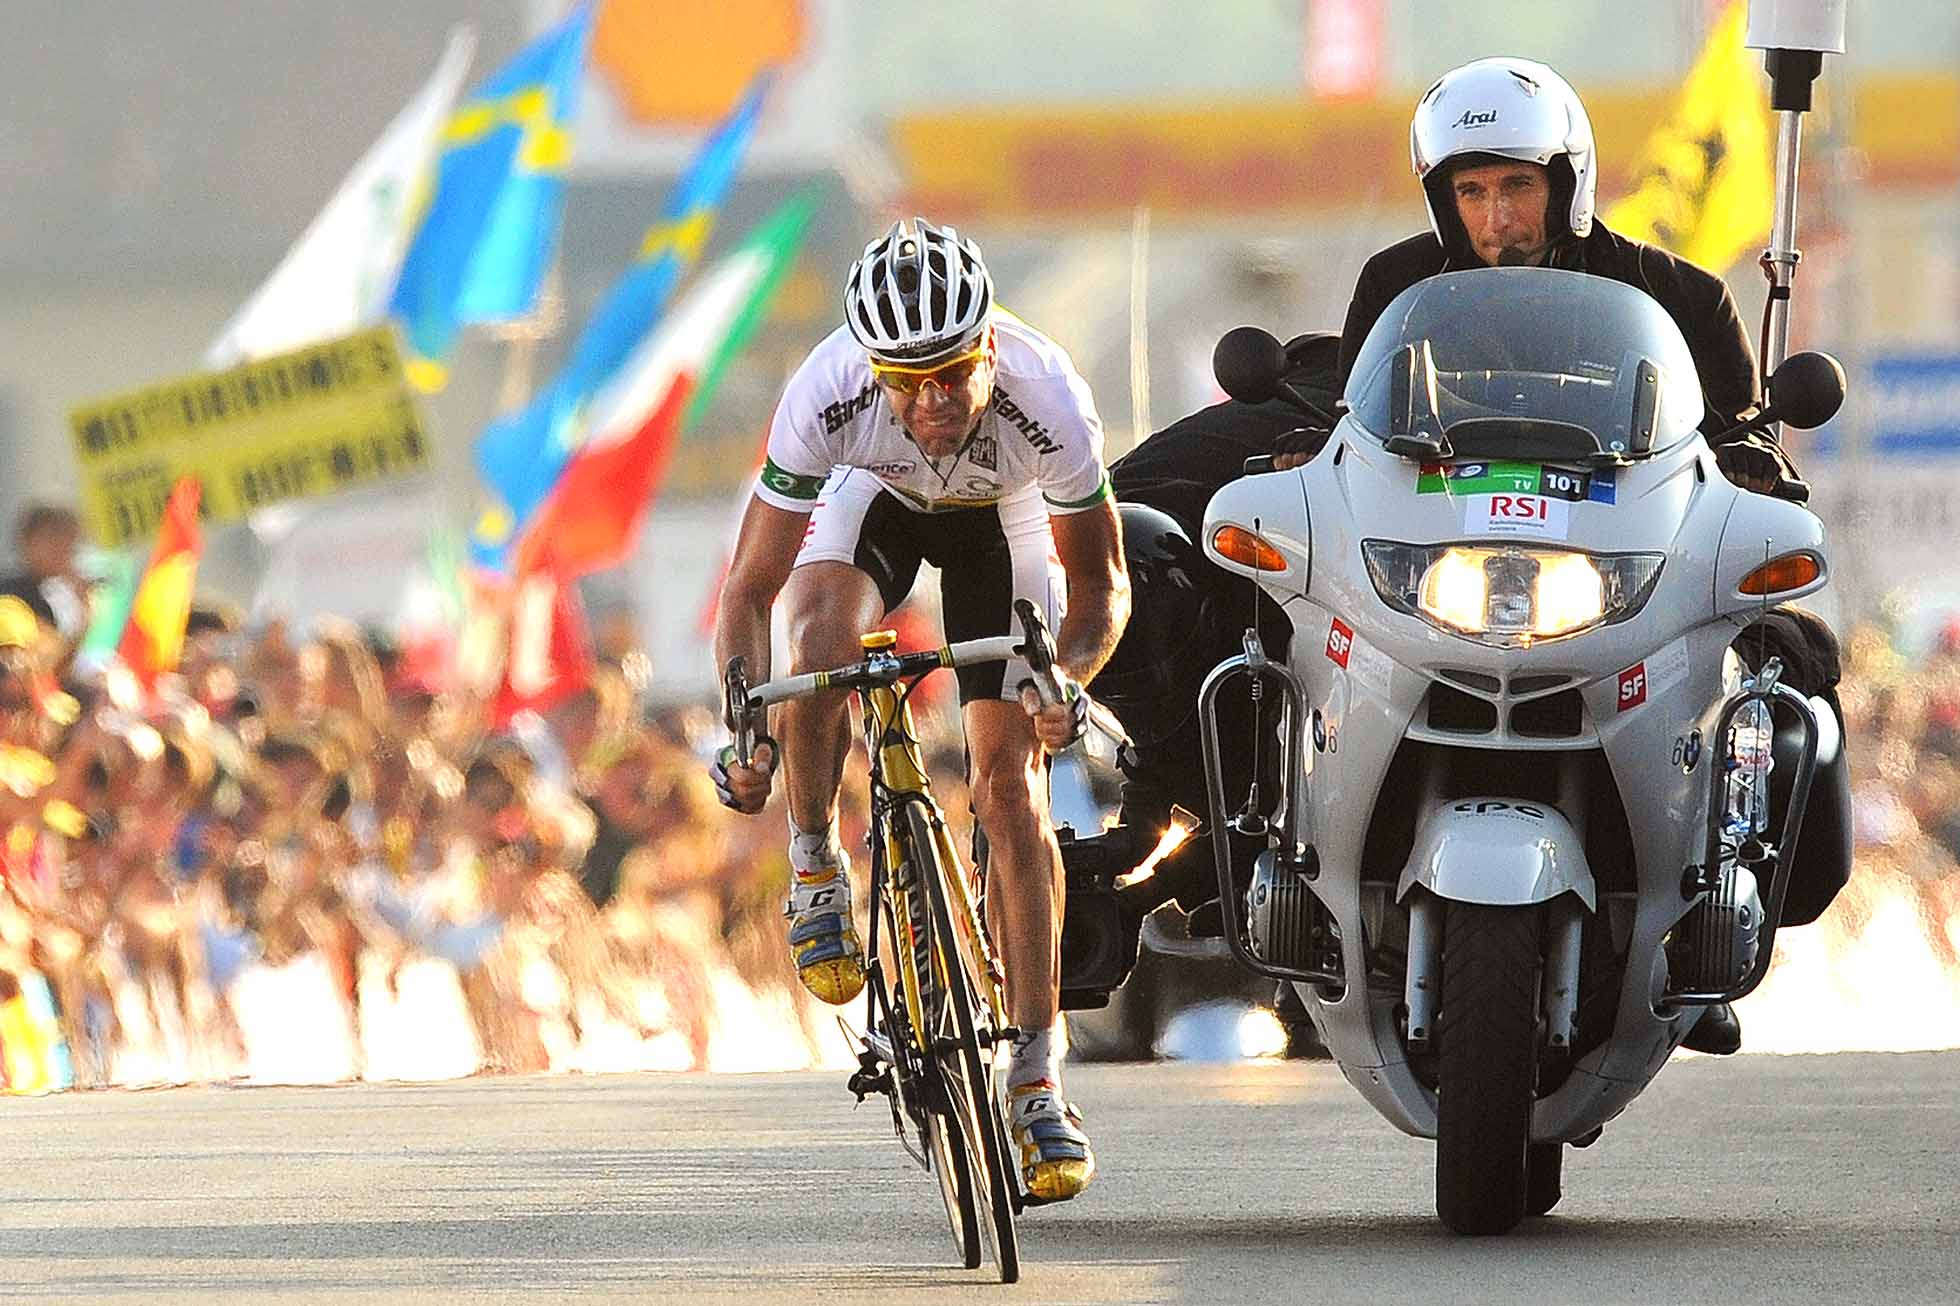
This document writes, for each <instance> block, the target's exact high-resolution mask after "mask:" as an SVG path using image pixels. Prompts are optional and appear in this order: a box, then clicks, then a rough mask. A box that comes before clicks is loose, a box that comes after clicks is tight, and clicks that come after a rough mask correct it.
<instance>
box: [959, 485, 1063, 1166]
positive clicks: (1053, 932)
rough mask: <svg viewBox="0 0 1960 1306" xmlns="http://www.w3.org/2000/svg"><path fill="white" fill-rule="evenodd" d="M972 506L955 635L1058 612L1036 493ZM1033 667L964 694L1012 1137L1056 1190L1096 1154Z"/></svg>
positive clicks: (963, 678) (970, 675) (995, 674)
mask: <svg viewBox="0 0 1960 1306" xmlns="http://www.w3.org/2000/svg"><path fill="white" fill-rule="evenodd" d="M975 517H976V518H991V520H992V522H993V523H995V525H994V526H993V528H992V529H993V530H995V531H997V532H998V534H997V535H996V536H995V537H994V539H995V540H996V541H997V543H994V544H992V545H987V544H986V542H985V541H982V540H977V539H969V540H967V541H965V542H964V543H965V544H966V548H965V549H964V550H963V551H962V556H961V557H960V558H958V559H957V560H954V559H948V561H947V562H946V563H942V564H941V568H942V571H943V572H944V577H943V581H942V586H943V589H944V596H943V597H944V604H943V606H944V610H945V624H946V636H947V638H948V639H949V640H952V641H958V640H963V639H974V638H978V637H981V636H986V635H999V634H1007V633H1011V632H1012V631H1014V630H1015V629H1016V628H1017V627H1016V625H1015V623H1014V617H1013V600H1014V599H1015V598H1026V599H1030V600H1032V601H1033V602H1034V603H1035V604H1036V605H1037V606H1038V607H1039V608H1041V609H1042V610H1043V612H1044V614H1045V615H1046V617H1047V619H1048V621H1049V623H1050V626H1051V628H1052V627H1053V626H1055V625H1056V624H1058V623H1059V621H1060V618H1061V594H1062V580H1061V576H1060V565H1059V563H1057V562H1056V561H1055V558H1054V547H1053V542H1052V539H1051V538H1050V535H1049V531H1048V522H1047V513H1046V510H1045V509H1044V508H1043V507H1042V505H1041V502H1040V499H1039V497H1038V496H1036V497H1034V498H1033V500H1032V503H1031V504H1029V503H1016V502H1013V501H1009V502H1007V503H1003V504H1002V505H1000V508H999V511H998V512H997V513H986V514H980V513H976V514H975ZM935 561H937V559H935ZM1026 675H1027V670H1026V667H1025V666H1024V665H1022V664H1019V663H1008V664H1006V665H1005V666H1001V665H999V664H996V665H995V666H993V667H990V668H989V667H978V668H973V669H971V670H970V671H962V672H961V673H960V698H961V701H962V703H963V704H964V719H965V724H966V735H967V749H968V753H969V758H970V765H971V769H972V777H971V780H972V786H973V807H974V815H975V816H976V817H977V818H978V819H979V822H980V827H981V829H982V830H983V831H985V833H986V836H987V845H988V859H987V916H988V926H989V929H990V931H991V933H992V935H993V937H994V940H995V943H996V945H997V947H998V949H999V951H1000V957H1001V964H1002V967H1003V969H1004V970H1005V971H1006V975H1007V1014H1008V1019H1009V1020H1010V1021H1011V1022H1013V1024H1014V1025H1016V1026H1017V1027H1018V1028H1019V1029H1020V1030H1021V1031H1022V1037H1021V1038H1020V1039H1018V1040H1016V1046H1015V1050H1014V1056H1013V1057H1012V1059H1011V1060H1010V1063H1009V1066H1008V1074H1007V1079H1008V1095H1009V1098H1010V1103H1011V1106H1010V1110H1011V1113H1012V1123H1013V1129H1014V1136H1015V1142H1016V1144H1017V1145H1018V1146H1019V1148H1020V1150H1021V1162H1022V1177H1023V1179H1024V1181H1025V1182H1026V1184H1027V1186H1028V1190H1029V1191H1030V1192H1032V1193H1033V1194H1034V1195H1036V1196H1037V1197H1042V1198H1046V1199H1050V1200H1054V1199H1059V1198H1066V1197H1073V1196H1074V1195H1075V1194H1077V1193H1079V1192H1080V1191H1082V1189H1083V1188H1085V1187H1086V1186H1087V1185H1088V1183H1089V1181H1090V1179H1091V1178H1093V1176H1094V1174H1095V1160H1094V1157H1093V1156H1092V1154H1091V1153H1090V1150H1089V1140H1088V1139H1087V1137H1085V1136H1084V1135H1083V1133H1082V1130H1081V1119H1080V1116H1079V1115H1078V1114H1076V1113H1075V1112H1074V1110H1073V1109H1072V1108H1070V1107H1069V1106H1067V1104H1066V1103H1064V1102H1063V1100H1062V1098H1061V1073H1060V1066H1059V1046H1058V1045H1059V1043H1060V1041H1061V1035H1060V1030H1059V1025H1060V997H1061V992H1060V972H1061V951H1060V945H1061V928H1062V893H1063V877H1062V856H1061V849H1060V847H1059V845H1058V844H1057V843H1056V841H1055V831H1054V827H1053V825H1052V824H1051V822H1050V821H1049V817H1048V776H1047V769H1046V765H1045V761H1044V759H1043V757H1042V753H1041V748H1040V745H1039V743H1038V742H1037V741H1036V739H1035V735H1034V723H1033V722H1032V721H1031V720H1030V719H1029V718H1028V715H1027V712H1026V711H1025V710H1024V709H1023V708H1022V707H1021V705H1020V702H1019V697H1020V692H1019V686H1020V683H1021V681H1022V679H1024V678H1025V677H1026Z"/></svg>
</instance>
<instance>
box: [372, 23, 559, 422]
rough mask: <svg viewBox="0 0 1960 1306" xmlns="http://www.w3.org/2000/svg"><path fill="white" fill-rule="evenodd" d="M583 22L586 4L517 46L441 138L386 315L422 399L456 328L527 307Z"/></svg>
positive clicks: (543, 248) (432, 386)
mask: <svg viewBox="0 0 1960 1306" xmlns="http://www.w3.org/2000/svg"><path fill="white" fill-rule="evenodd" d="M592 11H593V4H592V3H591V0H584V2H583V3H580V4H579V5H578V6H577V7H576V8H574V9H573V10H572V12H571V13H570V14H569V15H568V16H567V17H566V18H565V21H564V22H562V23H560V24H559V25H558V26H557V27H554V28H552V29H551V30H550V31H549V32H546V33H545V34H544V35H543V36H540V37H539V38H538V39H537V40H535V41H533V42H531V44H529V45H527V46H525V47H524V48H523V49H522V50H520V51H519V52H518V53H517V55H516V57H515V58H513V59H512V60H511V61H510V62H509V63H507V64H505V65H504V66H503V67H502V68H501V69H499V70H498V71H497V72H496V73H495V74H493V75H492V76H491V77H490V78H489V80H487V81H486V82H484V83H483V85H481V86H479V87H478V88H477V89H476V90H475V91H474V92H472V93H471V94H470V96H469V98H468V99H466V100H465V101H463V103H462V104H461V105H459V106H458V107H457V109H456V112H455V113H454V114H452V115H451V116H450V119H449V122H448V125H447V126H446V127H445V128H444V129H443V150H442V157H441V159H440V160H439V161H438V164H437V167H436V177H435V185H434V188H433V194H432V196H431V198H430V200H429V207H428V210H427V213H426V214H425V215H424V217H423V219H422V223H421V226H420V227H419V228H418V229H417V231H416V233H415V239H414V241H413V243H412V244H410V246H409V249H408V255H407V257H406V258H405V259H404V260H403V262H402V270H401V277H400V279H399V280H397V281H396V283H395V295H394V300H393V302H392V303H391V305H390V308H391V310H392V311H393V313H394V315H395V316H396V317H398V318H400V319H401V323H402V334H403V336H404V337H405V343H406V345H407V351H406V352H407V370H408V374H409V377H410V379H411V380H413V381H414V382H415V383H416V384H417V385H418V386H420V387H421V388H422V389H424V390H439V389H441V388H442V386H443V385H444V384H445V383H446V382H447V380H448V360H449V355H450V352H451V350H452V348H453V347H454V345H455V341H456V332H457V329H458V327H459V326H460V325H462V324H463V323H468V322H498V321H505V320H508V319H510V318H514V317H521V316H523V315H524V314H525V313H528V312H530V311H531V308H532V306H533V305H534V304H535V303H536V302H537V297H538V287H539V285H540V283H542V281H543V280H544V273H545V269H546V268H547V267H549V266H550V263H551V256H552V252H553V250H554V249H555V248H556V246H557V243H558V228H559V222H560V219H561V217H562V216H563V213H564V197H565V169H566V165H567V164H569V163H570V161H571V153H572V136H571V127H572V119H573V117H574V116H575V115H576V114H577V112H578V93H579V85H580V83H581V82H582V81H583V79H584V74H585V53H586V46H587V44H588V41H589V39H590V37H591V32H592Z"/></svg>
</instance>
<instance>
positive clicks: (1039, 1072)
mask: <svg viewBox="0 0 1960 1306" xmlns="http://www.w3.org/2000/svg"><path fill="white" fill-rule="evenodd" d="M1059 1042H1060V1040H1059V1039H1057V1038H1056V1037H1055V1030H1054V1027H1053V1026H1050V1027H1049V1028H1047V1029H1024V1030H1022V1031H1021V1032H1020V1034H1018V1035H1016V1036H1015V1039H1014V1050H1013V1052H1012V1054H1011V1055H1010V1056H1009V1057H1008V1059H1007V1086H1008V1087H1009V1088H1019V1087H1020V1086H1021V1085H1022V1084H1032V1083H1034V1082H1035V1081H1037V1080H1042V1079H1045V1080H1047V1081H1048V1082H1049V1083H1051V1084H1056V1085H1059V1084H1060V1083H1061V1082H1062V1058H1061V1054H1060V1052H1059V1051H1058V1050H1057V1047H1056V1045H1057V1044H1058V1043H1059Z"/></svg>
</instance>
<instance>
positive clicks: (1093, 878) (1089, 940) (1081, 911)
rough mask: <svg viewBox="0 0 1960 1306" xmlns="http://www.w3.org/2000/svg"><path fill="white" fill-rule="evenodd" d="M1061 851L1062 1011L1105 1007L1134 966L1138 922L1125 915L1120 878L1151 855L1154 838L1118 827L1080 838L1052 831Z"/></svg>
mask: <svg viewBox="0 0 1960 1306" xmlns="http://www.w3.org/2000/svg"><path fill="white" fill-rule="evenodd" d="M1056 838H1057V839H1058V840H1059V842H1060V844H1061V849H1062V872H1063V877H1064V879H1065V881H1066V883H1067V896H1066V898H1065V904H1066V905H1065V907H1064V910H1063V915H1062V945H1061V951H1062V983H1061V988H1062V1010H1064V1011H1085V1010H1092V1009H1094V1008H1097V1007H1106V1006H1108V1005H1109V995H1110V993H1111V992H1112V991H1114V990H1115V989H1118V988H1120V987H1122V984H1123V981H1124V980H1126V979H1128V978H1129V977H1130V971H1131V970H1132V969H1133V968H1134V967H1135V966H1136V964H1137V937H1138V934H1139V932H1140V931H1141V930H1142V928H1143V919H1142V918H1141V917H1140V916H1135V915H1133V914H1131V913H1130V912H1129V911H1127V910H1126V909H1125V908H1124V906H1123V903H1122V900H1121V899H1120V898H1119V897H1118V896H1117V893H1116V881H1117V878H1118V877H1119V876H1122V875H1124V874H1125V873H1127V872H1129V871H1130V870H1132V869H1134V868H1135V867H1136V865H1137V863H1139V862H1141V861H1142V860H1143V859H1144V858H1145V857H1147V856H1149V855H1150V850H1151V849H1152V848H1153V847H1155V846H1156V843H1157V836H1156V835H1154V834H1151V833H1148V832H1145V831H1141V830H1136V829H1133V828H1132V827H1130V826H1123V825H1118V826H1114V827H1112V828H1110V829H1108V830H1105V831H1103V832H1102V833H1101V834H1097V835H1092V836H1089V837H1088V838H1079V837H1077V836H1076V834H1075V833H1074V831H1072V830H1069V829H1066V828H1064V829H1062V830H1058V831H1057V832H1056Z"/></svg>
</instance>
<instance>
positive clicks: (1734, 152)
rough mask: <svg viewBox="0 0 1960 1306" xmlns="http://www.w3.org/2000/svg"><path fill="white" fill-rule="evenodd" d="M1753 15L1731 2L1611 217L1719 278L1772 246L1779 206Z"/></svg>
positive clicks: (1741, 0) (1610, 221) (1622, 229)
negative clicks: (1749, 39)
mask: <svg viewBox="0 0 1960 1306" xmlns="http://www.w3.org/2000/svg"><path fill="white" fill-rule="evenodd" d="M1748 11H1749V6H1748V4H1747V3H1746V0H1732V3H1731V4H1730V5H1729V7H1728V9H1727V10H1726V11H1725V12H1724V13H1723V15H1722V17H1721V20H1720V21H1719V22H1717V23H1716V25H1715V30H1714V31H1713V32H1711V33H1710V34H1709V37H1708V44H1707V45H1706V46H1705V47H1703V49H1702V52H1701V57H1700V58H1698V59H1696V60H1695V66H1694V69H1693V70H1692V71H1691V72H1689V74H1688V81H1687V85H1686V86H1685V87H1683V88H1682V92H1681V100H1680V102H1679V103H1678V104H1677V105H1676V106H1675V108H1674V112H1673V113H1672V114H1671V115H1670V116H1669V117H1668V118H1667V120H1666V121H1665V122H1663V123H1661V125H1660V126H1659V127H1657V128H1655V130H1654V134H1653V135H1652V136H1651V137H1649V138H1648V140H1647V148H1646V150H1645V151H1644V152H1643V154H1642V155H1641V160H1640V168H1639V170H1638V172H1637V173H1636V174H1635V176H1636V177H1637V180H1636V181H1635V183H1634V187H1633V190H1632V191H1631V192H1630V193H1628V194H1627V195H1626V196H1625V197H1624V198H1622V199H1621V200H1620V201H1619V202H1618V203H1616V204H1614V205H1613V206H1612V207H1611V208H1609V209H1607V211H1606V214H1605V217H1606V225H1607V226H1609V227H1611V228H1612V229H1613V230H1614V231H1616V232H1618V233H1619V234H1621V235H1623V236H1628V237H1631V238H1632V239H1634V240H1642V241H1646V242H1648V243H1650V244H1654V245H1659V246H1661V247H1662V248H1664V249H1668V250H1671V251H1673V252H1674V253H1676V254H1679V255H1680V256H1681V257H1682V258H1685V259H1687V260H1688V261H1690V262H1692V263H1698V264H1700V265H1701V266H1702V267H1705V268H1713V269H1714V270H1716V271H1718V272H1719V271H1721V270H1722V269H1724V268H1726V267H1728V266H1729V265H1730V264H1732V263H1734V262H1735V261H1736V259H1737V258H1739V257H1741V256H1742V254H1743V253H1744V252H1745V251H1746V250H1748V249H1749V248H1750V247H1751V246H1757V247H1760V246H1762V245H1763V244H1765V243H1766V242H1767V241H1768V239H1769V228H1770V221H1771V219H1772V218H1773V216H1774V208H1775V193H1776V182H1775V177H1774V175H1773V174H1772V172H1771V162H1770V125H1769V123H1770V113H1769V94H1768V91H1767V89H1766V87H1765V83H1764V80H1763V77H1762V73H1761V70H1760V69H1759V68H1758V67H1757V64H1756V60H1755V58H1754V57H1753V56H1752V54H1751V52H1750V51H1749V49H1748V48H1747V47H1746V46H1744V45H1743V43H1742V40H1743V34H1744V31H1745V26H1746V21H1747V19H1748Z"/></svg>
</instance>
